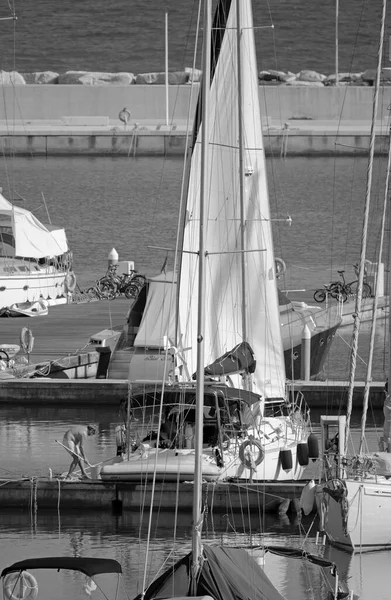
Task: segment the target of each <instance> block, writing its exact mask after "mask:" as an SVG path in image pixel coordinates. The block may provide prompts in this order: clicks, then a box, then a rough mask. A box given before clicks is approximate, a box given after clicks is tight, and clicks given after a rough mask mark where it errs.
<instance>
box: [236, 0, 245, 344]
mask: <svg viewBox="0 0 391 600" xmlns="http://www.w3.org/2000/svg"><path fill="white" fill-rule="evenodd" d="M236 27H237V29H236V47H237V51H236V59H237V70H238V134H239V140H238V142H239V206H240V249H241V255H240V260H241V262H242V269H241V271H242V338H243V340H244V341H247V317H246V298H247V293H246V260H247V259H246V254H245V220H244V135H243V106H242V104H243V93H242V55H241V51H242V49H241V39H242V31H241V20H240V0H236Z"/></svg>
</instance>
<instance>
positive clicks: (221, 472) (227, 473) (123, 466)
mask: <svg viewBox="0 0 391 600" xmlns="http://www.w3.org/2000/svg"><path fill="white" fill-rule="evenodd" d="M282 448H284V450H288V451H290V452H291V456H292V465H291V467H290V468H288V469H286V468H285V469H284V467H286V466H287V465H284V464H283V462H282V460H281V453H280V450H281V449H282ZM296 448H297V446H296V444H292V445H290V446H287V445H284V446H282V445H281V448H280V447H279V446H278V445H276V446H275V447H274V448H271V449H268V450H266V451H265V454H264V458H263V460H262V462H261V463H260V464H255V467H256V468H255V469H254V468H252V467H251V466H249V465H247V464H245V463H243V462H242V460H241V459H240V448H239V447H238V448H232V449H231V450H230V451H227V452H224V453H223V456H222V462H221V461H220V460H218V459H217V457H216V453H215V449H212V448H205V449H204V450H203V454H202V478H203V479H204V480H205V481H217V480H218V481H229V480H243V481H254V482H256V481H259V482H261V481H287V482H288V481H297V480H299V479H301V477H302V474H303V471H304V467H303V466H302V465H300V464H299V461H298V457H297V451H296ZM288 466H289V465H288ZM194 471H195V451H194V449H192V450H176V449H174V450H171V449H160V448H159V449H158V450H156V448H150V447H146V446H144V447H143V449H142V451H139V450H137V451H136V452H134V453H133V454H130V457H129V458H127V457H126V456H124V457H123V458H121V457H120V458H118V459H115V460H114V461H113V462H112V463H111V464H105V465H104V466H103V467H102V469H101V470H100V472H99V474H97V475H98V476H99V477H100V478H101V479H103V480H106V481H140V480H145V479H152V478H153V477H154V478H155V480H156V481H166V482H168V481H176V482H183V481H189V480H190V481H192V480H193V479H194Z"/></svg>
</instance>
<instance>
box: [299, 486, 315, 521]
mask: <svg viewBox="0 0 391 600" xmlns="http://www.w3.org/2000/svg"><path fill="white" fill-rule="evenodd" d="M315 492H316V486H315V482H314V480H313V479H311V481H309V482H308V483H307V485H306V486H304V488H303V490H302V492H301V496H300V508H301V509H302V510H303V513H304V514H305V515H309V514H310V513H311V512H312V511H313V509H314V503H315Z"/></svg>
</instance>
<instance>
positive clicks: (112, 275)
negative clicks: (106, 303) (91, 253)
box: [87, 265, 146, 300]
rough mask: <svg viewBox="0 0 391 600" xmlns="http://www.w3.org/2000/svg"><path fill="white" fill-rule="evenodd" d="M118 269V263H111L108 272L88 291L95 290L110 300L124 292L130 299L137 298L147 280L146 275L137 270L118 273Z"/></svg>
mask: <svg viewBox="0 0 391 600" xmlns="http://www.w3.org/2000/svg"><path fill="white" fill-rule="evenodd" d="M117 270H118V265H111V266H110V267H109V268H108V269H107V272H106V274H105V275H104V276H103V277H101V278H100V279H98V281H97V282H96V284H95V286H94V288H92V290H91V288H90V290H87V292H88V291H90V292H91V291H95V293H97V294H98V295H100V296H101V297H103V298H108V299H109V300H112V299H114V298H116V297H117V296H119V295H121V294H124V295H125V296H126V298H128V299H132V298H137V296H138V294H139V293H140V290H141V289H142V287H143V286H144V284H145V282H146V278H145V277H144V275H141V274H140V273H138V272H137V271H136V270H134V271H131V272H130V273H123V274H122V275H118V273H117Z"/></svg>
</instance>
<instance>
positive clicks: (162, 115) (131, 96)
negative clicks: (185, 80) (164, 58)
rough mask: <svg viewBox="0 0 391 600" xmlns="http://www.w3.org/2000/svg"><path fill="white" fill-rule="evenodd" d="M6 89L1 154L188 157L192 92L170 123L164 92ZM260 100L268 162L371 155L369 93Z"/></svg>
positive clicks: (286, 89) (315, 90) (294, 91)
mask: <svg viewBox="0 0 391 600" xmlns="http://www.w3.org/2000/svg"><path fill="white" fill-rule="evenodd" d="M1 87H2V94H3V99H4V101H3V103H1V106H0V143H1V145H2V149H3V152H4V153H5V154H16V155H27V156H31V155H34V156H53V155H97V156H99V155H111V156H115V155H125V156H126V155H127V156H141V155H143V156H145V155H151V156H152V155H163V154H164V155H178V156H183V153H184V151H185V145H186V134H187V132H188V131H189V128H190V127H191V118H192V116H193V115H194V111H195V106H196V102H197V90H193V93H192V90H191V86H187V85H182V86H176V85H175V86H170V87H169V89H168V91H169V101H168V110H167V115H168V117H166V99H165V94H166V90H165V86H162V85H128V86H121V85H115V86H114V85H110V86H83V85H20V86H16V87H12V86H8V85H3V86H1ZM390 91H391V88H388V87H385V88H383V90H382V93H381V94H380V102H379V110H378V120H377V131H376V133H377V136H378V137H377V140H376V153H377V154H385V153H386V150H387V146H388V143H387V142H388V115H389V111H388V106H389V105H390ZM15 95H16V97H15ZM259 98H260V109H261V114H262V116H263V126H264V138H265V151H266V154H267V155H274V156H279V155H283V156H298V155H303V156H310V155H322V156H327V155H335V154H341V155H350V154H356V153H357V151H358V152H361V153H364V152H366V151H367V150H368V147H369V136H370V120H371V115H372V98H373V88H371V87H350V86H349V87H343V86H341V87H293V86H292V87H290V86H283V85H279V86H260V87H259ZM124 107H127V108H128V110H129V111H130V113H131V118H130V121H129V123H128V124H127V126H126V127H125V126H124V124H123V123H122V122H121V121H120V120H119V117H118V115H119V112H120V110H122V108H124ZM189 107H190V113H189ZM188 114H190V121H189V120H188V116H187V115H188ZM166 121H167V122H168V124H167V123H166Z"/></svg>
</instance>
